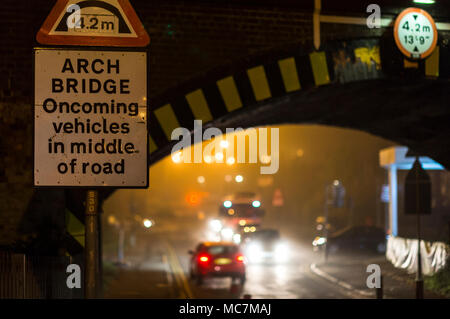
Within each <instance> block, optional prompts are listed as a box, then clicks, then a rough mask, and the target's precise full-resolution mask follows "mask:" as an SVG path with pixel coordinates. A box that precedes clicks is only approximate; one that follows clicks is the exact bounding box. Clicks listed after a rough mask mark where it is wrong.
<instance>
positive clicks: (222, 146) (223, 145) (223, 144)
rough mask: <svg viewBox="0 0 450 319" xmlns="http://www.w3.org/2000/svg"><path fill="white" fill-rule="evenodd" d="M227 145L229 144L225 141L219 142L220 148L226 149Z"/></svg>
mask: <svg viewBox="0 0 450 319" xmlns="http://www.w3.org/2000/svg"><path fill="white" fill-rule="evenodd" d="M228 145H229V143H228V141H227V140H221V141H220V147H221V148H228Z"/></svg>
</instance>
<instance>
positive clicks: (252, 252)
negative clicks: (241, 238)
mask: <svg viewBox="0 0 450 319" xmlns="http://www.w3.org/2000/svg"><path fill="white" fill-rule="evenodd" d="M245 251H246V255H247V258H248V259H249V260H250V261H253V262H256V261H259V260H261V259H262V257H263V251H262V246H261V244H259V243H250V244H248V246H247V248H246V249H245Z"/></svg>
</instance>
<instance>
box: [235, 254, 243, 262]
mask: <svg viewBox="0 0 450 319" xmlns="http://www.w3.org/2000/svg"><path fill="white" fill-rule="evenodd" d="M236 261H238V262H241V263H242V262H244V256H242V255H237V256H236Z"/></svg>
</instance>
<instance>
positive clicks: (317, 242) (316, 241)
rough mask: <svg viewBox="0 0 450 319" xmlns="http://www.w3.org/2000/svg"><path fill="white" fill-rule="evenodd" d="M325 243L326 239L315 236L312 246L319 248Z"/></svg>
mask: <svg viewBox="0 0 450 319" xmlns="http://www.w3.org/2000/svg"><path fill="white" fill-rule="evenodd" d="M326 242H327V239H326V238H325V237H319V236H317V237H316V238H314V241H313V246H321V245H324V244H325V243H326Z"/></svg>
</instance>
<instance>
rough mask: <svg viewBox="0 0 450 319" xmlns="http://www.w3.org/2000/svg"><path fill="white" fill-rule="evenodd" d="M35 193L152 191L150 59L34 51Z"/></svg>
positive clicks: (140, 55) (106, 53)
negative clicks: (70, 188)
mask: <svg viewBox="0 0 450 319" xmlns="http://www.w3.org/2000/svg"><path fill="white" fill-rule="evenodd" d="M34 107H35V112H34V124H35V128H34V132H35V135H34V185H35V186H53V187H55V186H56V187H58V186H59V187H62V186H78V187H105V186H109V187H143V188H144V187H148V162H147V155H148V132H147V54H146V52H121V51H79V50H60V49H36V50H35V105H34Z"/></svg>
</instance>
